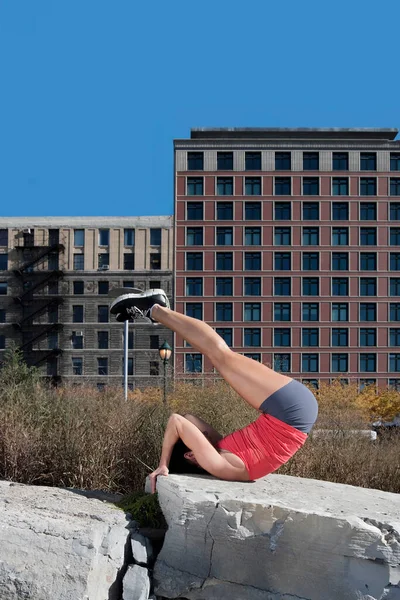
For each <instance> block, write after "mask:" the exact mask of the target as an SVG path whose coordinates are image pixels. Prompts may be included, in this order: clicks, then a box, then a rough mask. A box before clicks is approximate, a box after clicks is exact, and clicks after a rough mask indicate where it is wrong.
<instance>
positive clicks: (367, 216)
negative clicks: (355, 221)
mask: <svg viewBox="0 0 400 600" xmlns="http://www.w3.org/2000/svg"><path fill="white" fill-rule="evenodd" d="M360 220H361V221H376V202H360Z"/></svg>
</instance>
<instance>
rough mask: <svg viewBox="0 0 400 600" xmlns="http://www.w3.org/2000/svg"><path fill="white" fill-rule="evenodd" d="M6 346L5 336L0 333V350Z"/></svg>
mask: <svg viewBox="0 0 400 600" xmlns="http://www.w3.org/2000/svg"><path fill="white" fill-rule="evenodd" d="M5 347H6V336H5V335H0V350H4V349H5Z"/></svg>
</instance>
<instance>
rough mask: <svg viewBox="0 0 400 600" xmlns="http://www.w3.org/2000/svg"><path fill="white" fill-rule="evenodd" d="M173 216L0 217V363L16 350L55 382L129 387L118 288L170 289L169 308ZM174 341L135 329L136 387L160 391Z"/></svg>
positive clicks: (158, 331)
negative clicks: (115, 296)
mask: <svg viewBox="0 0 400 600" xmlns="http://www.w3.org/2000/svg"><path fill="white" fill-rule="evenodd" d="M172 260H173V228H172V217H169V216H168V217H79V218H78V217H21V218H0V360H1V354H2V351H4V349H5V348H6V347H7V346H8V345H10V343H11V341H14V342H16V343H17V344H18V345H19V346H20V347H21V348H22V350H23V352H24V357H25V359H26V361H27V362H28V364H31V365H36V366H38V367H39V368H40V369H41V371H42V374H43V375H45V376H48V377H52V378H53V379H55V380H56V381H59V380H60V379H61V378H62V379H63V380H69V381H74V382H79V381H83V380H90V381H91V382H92V383H97V384H98V385H99V386H103V385H104V384H105V383H107V384H120V383H121V384H122V380H123V326H122V324H120V323H117V322H115V320H114V317H110V315H109V304H110V297H109V294H110V293H112V290H113V289H114V288H119V287H137V288H140V289H147V288H149V287H160V286H161V287H163V288H164V289H165V290H166V292H167V294H168V296H169V297H170V298H171V299H172ZM164 340H167V341H168V342H169V343H170V344H171V345H172V334H171V332H170V331H169V330H167V329H166V328H164V327H162V326H158V327H156V328H155V327H154V326H152V325H147V324H143V323H142V324H140V325H132V326H131V329H130V337H129V349H130V355H129V365H128V369H129V385H130V387H131V388H133V387H135V386H141V387H143V386H145V385H149V384H156V385H158V384H159V383H160V377H162V375H163V372H162V369H161V368H160V359H159V354H158V349H159V347H160V345H161V344H162V343H163V342H164Z"/></svg>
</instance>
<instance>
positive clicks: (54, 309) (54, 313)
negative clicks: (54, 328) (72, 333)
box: [47, 304, 83, 323]
mask: <svg viewBox="0 0 400 600" xmlns="http://www.w3.org/2000/svg"><path fill="white" fill-rule="evenodd" d="M82 308H83V307H82ZM47 320H48V322H49V323H57V322H58V306H57V305H55V304H50V306H48V308H47Z"/></svg>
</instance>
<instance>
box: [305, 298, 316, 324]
mask: <svg viewBox="0 0 400 600" xmlns="http://www.w3.org/2000/svg"><path fill="white" fill-rule="evenodd" d="M303 321H319V304H318V303H317V302H303Z"/></svg>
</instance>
